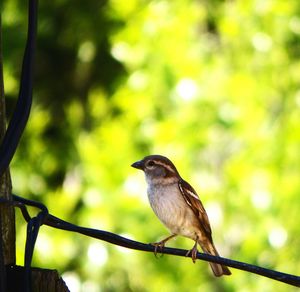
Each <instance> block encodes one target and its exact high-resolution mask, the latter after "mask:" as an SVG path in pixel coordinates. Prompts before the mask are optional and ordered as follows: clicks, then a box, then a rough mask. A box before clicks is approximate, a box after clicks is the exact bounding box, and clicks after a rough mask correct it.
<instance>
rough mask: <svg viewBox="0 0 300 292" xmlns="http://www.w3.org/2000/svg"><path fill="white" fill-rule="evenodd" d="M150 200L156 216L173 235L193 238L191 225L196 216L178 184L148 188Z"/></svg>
mask: <svg viewBox="0 0 300 292" xmlns="http://www.w3.org/2000/svg"><path fill="white" fill-rule="evenodd" d="M148 198H149V202H150V205H151V207H152V209H153V211H154V213H155V214H156V216H157V217H158V218H159V219H160V220H161V221H162V223H163V224H165V225H166V227H167V228H168V229H170V231H171V232H172V233H175V234H181V235H184V236H187V237H193V236H194V233H193V232H192V234H190V232H191V229H193V228H191V226H190V225H191V223H192V222H193V221H195V220H196V216H195V215H194V213H193V211H192V210H191V209H190V207H189V206H188V205H187V204H186V202H185V200H184V198H183V196H182V194H181V192H180V190H179V188H178V186H177V184H170V185H164V186H163V187H160V186H151V185H150V186H149V187H148Z"/></svg>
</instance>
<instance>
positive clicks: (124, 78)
mask: <svg viewBox="0 0 300 292" xmlns="http://www.w3.org/2000/svg"><path fill="white" fill-rule="evenodd" d="M26 2H27V1H21V0H4V1H3V3H2V6H1V10H2V19H3V49H4V62H5V63H4V73H5V89H6V96H7V103H8V110H9V111H10V112H11V111H12V109H13V105H14V103H15V98H16V96H17V93H18V82H19V81H18V80H19V76H20V67H21V59H22V54H23V49H24V43H25V38H26V15H27V8H26V5H27V3H26ZM39 11H40V14H39V36H38V55H37V61H36V78H35V88H34V104H33V109H32V115H31V117H30V120H29V123H28V127H27V128H26V132H25V134H24V136H23V138H22V141H21V144H20V147H19V149H18V152H17V154H16V156H15V158H14V160H13V163H12V168H11V171H12V178H13V188H14V192H15V193H16V194H18V195H21V196H24V197H26V198H33V199H36V200H39V201H42V202H44V203H45V204H46V205H47V206H48V207H49V210H50V212H51V213H52V214H54V215H56V216H59V217H62V218H63V219H65V220H69V221H71V222H74V223H76V224H80V225H84V226H88V227H93V228H99V229H104V230H108V231H112V232H116V233H118V234H122V235H125V236H128V237H130V238H133V239H135V240H139V241H143V242H153V241H157V240H158V239H160V238H161V237H163V236H165V235H167V234H168V231H167V230H166V229H165V228H164V227H163V226H162V224H161V223H160V222H159V221H158V220H157V219H156V218H155V215H154V214H153V212H152V211H151V209H150V207H149V205H148V202H147V198H146V186H145V182H144V178H143V175H142V173H140V172H138V171H136V170H134V169H132V168H130V164H131V163H132V162H134V161H136V160H138V159H140V158H142V157H143V156H144V155H148V154H151V153H158V154H163V155H166V156H168V157H169V158H171V159H172V160H173V161H174V162H175V164H176V165H177V167H178V169H179V170H180V172H181V174H182V176H183V177H184V178H186V179H187V180H189V181H190V182H191V183H192V185H193V186H194V187H195V188H196V189H197V191H198V192H199V194H200V196H201V199H202V201H203V202H204V205H205V207H206V209H207V211H208V213H209V217H210V220H211V224H212V228H213V235H214V239H215V243H216V245H217V247H218V249H219V251H220V253H221V255H223V256H225V257H229V258H232V259H236V260H240V261H245V262H249V263H253V264H258V265H262V266H264V267H267V268H271V269H276V270H280V271H283V272H287V273H291V274H298V275H299V274H300V253H299V246H300V224H299V211H300V196H299V193H300V179H299V176H300V154H299V149H300V148H299V147H300V131H299V125H300V88H299V82H300V74H299V72H300V59H299V55H300V2H299V1H297V0H290V1H281V0H267V1H259V0H245V1H217V0H214V1H208V0H206V1H205V0H203V1H196V0H173V1H166V0H165V1H163V0H161V1H138V0H128V1H120V0H110V1H108V0H107V1H96V0H89V1H79V0H77V1H70V0H56V1H40V9H39ZM17 219H18V226H17V228H18V234H17V258H18V264H23V254H24V236H25V225H24V222H23V220H22V219H21V217H20V215H18V218H17ZM192 244H193V243H192V242H191V241H190V240H188V239H182V238H179V239H176V240H174V241H173V242H172V243H171V244H170V245H171V246H176V247H182V248H191V247H192ZM34 265H35V266H39V267H45V268H55V269H58V270H59V271H60V273H62V274H63V276H64V278H65V279H66V280H68V285H69V287H70V288H72V289H71V290H72V291H91V292H92V291H239V292H241V291H242V292H248V291H274V289H277V290H279V291H293V288H292V287H289V286H287V285H285V284H280V283H277V282H275V281H272V280H268V279H266V278H263V277H259V276H256V275H252V274H249V273H246V272H242V271H237V270H232V272H233V275H232V276H231V277H226V278H225V277H224V278H222V279H215V278H213V276H212V275H211V272H210V270H209V267H208V264H207V263H204V262H201V261H198V262H197V263H196V264H195V265H194V264H192V261H191V260H190V259H185V258H177V257H172V256H164V257H163V258H160V259H159V260H157V259H155V257H154V256H153V255H152V254H150V253H142V252H137V251H128V250H126V249H124V248H119V247H116V246H113V245H110V244H107V243H104V242H98V241H96V240H93V239H89V238H86V237H83V236H81V235H77V234H71V233H67V232H62V231H57V230H52V229H50V228H47V227H43V228H42V230H41V234H40V235H39V238H38V241H37V246H36V250H35V254H34ZM76 287H77V288H76ZM79 289H80V290H79Z"/></svg>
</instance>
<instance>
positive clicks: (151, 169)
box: [131, 155, 180, 183]
mask: <svg viewBox="0 0 300 292" xmlns="http://www.w3.org/2000/svg"><path fill="white" fill-rule="evenodd" d="M131 166H132V167H134V168H137V169H141V170H143V171H144V173H145V176H146V179H147V181H148V182H151V183H155V182H158V183H169V182H170V179H172V180H175V179H179V178H180V176H179V173H178V171H177V169H176V167H175V165H174V164H173V163H172V161H171V160H170V159H168V158H167V157H165V156H162V155H149V156H146V157H144V158H143V159H142V160H139V161H137V162H135V163H133V164H132V165H131Z"/></svg>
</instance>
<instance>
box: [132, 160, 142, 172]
mask: <svg viewBox="0 0 300 292" xmlns="http://www.w3.org/2000/svg"><path fill="white" fill-rule="evenodd" d="M131 166H132V167H134V168H137V169H141V170H144V161H143V160H139V161H137V162H135V163H132V164H131Z"/></svg>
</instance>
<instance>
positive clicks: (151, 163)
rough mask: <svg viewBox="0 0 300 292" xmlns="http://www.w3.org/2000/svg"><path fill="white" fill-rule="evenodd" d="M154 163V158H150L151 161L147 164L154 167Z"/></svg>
mask: <svg viewBox="0 0 300 292" xmlns="http://www.w3.org/2000/svg"><path fill="white" fill-rule="evenodd" d="M154 165H155V163H154V161H153V160H150V161H149V162H148V163H147V166H150V167H152V166H154Z"/></svg>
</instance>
